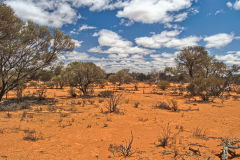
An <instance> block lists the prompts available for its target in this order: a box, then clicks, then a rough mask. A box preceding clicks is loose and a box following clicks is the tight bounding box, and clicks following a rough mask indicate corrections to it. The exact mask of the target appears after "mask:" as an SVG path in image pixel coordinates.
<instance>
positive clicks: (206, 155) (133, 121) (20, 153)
mask: <svg viewBox="0 0 240 160" xmlns="http://www.w3.org/2000/svg"><path fill="white" fill-rule="evenodd" d="M133 86H134V85H133V84H129V85H123V88H124V90H123V91H121V92H122V94H123V96H122V100H121V102H120V105H119V106H118V108H119V109H120V113H118V114H116V113H111V114H110V113H107V114H106V113H104V112H105V111H107V109H106V106H107V101H108V99H107V98H100V97H92V98H85V99H83V98H80V97H78V98H71V97H70V95H69V93H68V90H69V88H64V89H48V90H47V93H46V97H47V98H55V99H57V102H56V104H54V105H49V104H42V103H40V102H39V104H32V106H31V108H30V109H24V110H18V111H12V112H9V114H8V112H0V159H7V160H44V159H47V160H55V159H56V160H108V159H109V160H120V159H125V158H124V157H123V156H122V155H121V153H120V152H118V150H117V149H116V148H118V147H117V146H119V145H121V144H122V145H124V146H125V145H126V143H128V142H129V141H130V139H131V132H132V135H133V143H132V149H131V150H132V151H133V155H131V156H130V157H127V158H126V159H129V160H164V159H186V160H195V159H200V160H201V159H203V160H206V159H209V160H214V159H220V158H219V157H218V156H217V154H220V153H221V149H222V146H221V140H220V139H219V137H222V138H230V139H235V138H240V134H239V133H240V99H239V100H234V99H233V98H232V97H230V98H229V99H227V100H225V101H221V100H220V99H215V100H214V102H211V103H200V102H199V101H193V99H189V98H185V97H184V96H179V95H174V94H172V92H173V91H171V89H168V90H166V91H161V90H158V91H157V92H158V93H162V94H154V93H152V90H153V87H151V86H149V85H148V84H139V90H138V91H134V87H133ZM110 88H111V86H106V87H105V88H104V89H99V88H95V93H96V94H97V93H98V92H99V91H100V90H108V89H110ZM33 92H35V89H34V88H30V89H27V90H26V91H25V95H26V94H32V93H33ZM119 92H120V91H119ZM9 96H10V97H12V96H14V93H13V92H12V93H10V95H9ZM100 99H101V100H102V101H103V102H102V101H101V100H100ZM171 99H174V100H176V101H177V102H178V106H179V108H180V109H185V110H183V111H179V112H173V111H168V110H161V109H156V108H155V105H156V104H157V103H158V102H160V101H165V102H168V100H171ZM84 101H85V104H84ZM137 102H139V105H138V107H137V108H136V107H135V103H137ZM34 103H36V102H34ZM189 109H190V110H193V111H187V110H189ZM24 112H25V113H24ZM23 114H26V116H25V117H24V116H23ZM8 115H9V116H8ZM22 117H23V118H22ZM167 126H169V128H170V139H169V144H168V145H167V146H166V147H165V148H164V147H161V146H159V142H158V139H161V138H162V135H163V131H164V130H165V129H166V128H167ZM33 130H34V131H35V134H34V136H35V137H36V138H37V141H31V140H26V136H27V132H28V131H33ZM197 130H198V131H199V133H198V134H200V135H196V133H195V134H194V132H196V131H197ZM201 135H202V136H201ZM24 137H25V138H24ZM209 137H210V138H209ZM110 146H112V147H110ZM189 147H191V148H193V149H195V150H199V151H200V153H201V155H198V154H194V153H193V152H192V151H190V150H189ZM236 152H237V153H240V151H239V150H236ZM168 153H169V154H168ZM234 159H239V158H234Z"/></svg>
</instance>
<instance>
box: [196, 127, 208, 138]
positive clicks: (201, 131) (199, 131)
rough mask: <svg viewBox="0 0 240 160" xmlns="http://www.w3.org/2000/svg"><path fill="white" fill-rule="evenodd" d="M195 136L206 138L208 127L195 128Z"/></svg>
mask: <svg viewBox="0 0 240 160" xmlns="http://www.w3.org/2000/svg"><path fill="white" fill-rule="evenodd" d="M193 137H197V138H201V139H204V138H206V129H202V128H200V127H197V128H195V129H194V130H193Z"/></svg>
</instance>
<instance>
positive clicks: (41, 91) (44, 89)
mask: <svg viewBox="0 0 240 160" xmlns="http://www.w3.org/2000/svg"><path fill="white" fill-rule="evenodd" d="M46 92H47V87H46V86H45V85H39V86H38V88H37V90H36V93H37V96H38V99H39V100H43V99H44V97H45V96H46V95H45V94H46Z"/></svg>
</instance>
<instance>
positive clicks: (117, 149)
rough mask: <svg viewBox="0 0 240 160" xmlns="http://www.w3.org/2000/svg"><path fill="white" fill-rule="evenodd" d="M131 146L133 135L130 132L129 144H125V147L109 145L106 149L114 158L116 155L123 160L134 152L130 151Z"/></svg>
mask: <svg viewBox="0 0 240 160" xmlns="http://www.w3.org/2000/svg"><path fill="white" fill-rule="evenodd" d="M132 144H133V134H132V132H131V139H130V140H129V142H126V144H125V145H122V144H121V145H113V144H110V145H109V147H108V151H110V152H112V154H113V155H114V156H115V154H118V155H119V156H122V157H124V158H127V157H131V156H132V155H133V154H134V153H135V152H134V151H133V149H132Z"/></svg>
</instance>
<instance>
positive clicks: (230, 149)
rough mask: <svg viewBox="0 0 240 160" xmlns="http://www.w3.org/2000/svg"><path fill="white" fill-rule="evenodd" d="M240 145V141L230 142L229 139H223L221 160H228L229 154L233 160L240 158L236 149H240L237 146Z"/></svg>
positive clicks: (239, 146)
mask: <svg viewBox="0 0 240 160" xmlns="http://www.w3.org/2000/svg"><path fill="white" fill-rule="evenodd" d="M238 143H240V140H239V139H238V140H232V141H230V140H229V139H228V138H225V139H222V146H223V148H222V152H221V154H220V155H219V157H220V158H221V160H228V154H230V155H231V159H232V158H234V157H237V156H238V157H239V155H237V154H236V152H235V149H239V148H240V145H237V144H238Z"/></svg>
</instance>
